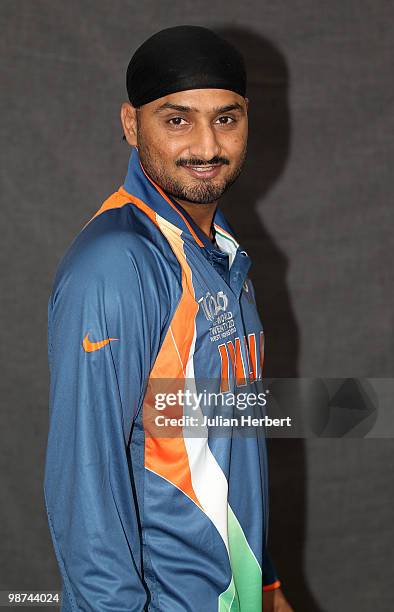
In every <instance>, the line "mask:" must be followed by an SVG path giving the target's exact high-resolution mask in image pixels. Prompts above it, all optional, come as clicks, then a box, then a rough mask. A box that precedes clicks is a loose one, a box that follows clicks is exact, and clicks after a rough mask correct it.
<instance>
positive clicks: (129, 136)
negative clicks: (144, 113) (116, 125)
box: [120, 102, 137, 145]
mask: <svg viewBox="0 0 394 612" xmlns="http://www.w3.org/2000/svg"><path fill="white" fill-rule="evenodd" d="M120 121H121V123H122V127H123V132H124V136H125V139H126V140H127V142H128V143H129V145H137V109H136V108H135V107H134V106H132V105H131V104H130V102H123V104H122V106H121V108H120Z"/></svg>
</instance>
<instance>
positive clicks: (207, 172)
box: [183, 164, 223, 179]
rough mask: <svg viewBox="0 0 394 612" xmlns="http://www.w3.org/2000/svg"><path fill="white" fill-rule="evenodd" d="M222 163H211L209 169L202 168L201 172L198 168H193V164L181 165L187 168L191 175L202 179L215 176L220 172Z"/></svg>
mask: <svg viewBox="0 0 394 612" xmlns="http://www.w3.org/2000/svg"><path fill="white" fill-rule="evenodd" d="M222 165H223V164H213V165H212V169H211V170H204V171H203V172H199V171H198V170H193V166H183V168H184V169H185V170H187V171H188V173H189V174H190V175H191V176H193V177H195V178H198V179H202V178H214V177H215V176H217V175H218V174H219V172H220V169H221V167H222ZM201 167H202V168H204V167H206V166H201Z"/></svg>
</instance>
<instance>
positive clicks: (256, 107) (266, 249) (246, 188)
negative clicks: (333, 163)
mask: <svg viewBox="0 0 394 612" xmlns="http://www.w3.org/2000/svg"><path fill="white" fill-rule="evenodd" d="M214 29H215V31H216V32H217V33H218V34H220V35H222V36H223V37H224V38H226V39H227V40H228V41H230V42H232V43H233V44H234V45H235V46H236V47H237V48H238V49H240V51H241V52H242V53H243V55H244V57H245V60H246V65H247V71H248V88H247V97H248V98H249V141H248V155H247V161H246V163H245V166H244V169H243V171H242V174H241V176H240V177H239V179H238V180H237V181H236V183H234V185H233V186H232V187H231V189H230V190H229V191H228V193H227V194H226V195H225V196H224V197H223V200H222V202H221V207H223V210H224V211H225V214H226V217H227V218H228V220H229V222H230V224H231V225H232V226H233V227H234V228H236V233H237V236H238V238H239V240H240V242H241V244H243V246H244V247H245V248H246V250H247V251H248V252H249V254H250V256H251V257H252V260H253V265H252V268H251V272H250V276H251V278H252V280H253V283H254V286H255V290H256V297H257V303H258V308H259V313H260V318H261V320H262V323H263V327H264V332H265V349H266V350H265V363H264V373H263V375H264V380H267V379H268V378H286V377H288V378H290V377H296V376H297V375H298V354H299V331H298V326H297V322H296V319H295V316H294V312H293V308H292V305H291V296H290V294H289V291H288V288H287V283H286V275H287V270H288V265H289V262H288V259H287V257H286V254H285V253H284V252H283V251H281V250H280V248H279V247H278V246H277V245H276V244H275V241H274V239H273V237H272V236H271V235H270V234H269V232H268V231H267V229H266V228H265V227H264V225H263V223H262V221H261V218H260V216H259V215H258V214H257V212H256V206H257V203H258V202H261V201H263V200H264V198H265V196H266V195H267V193H268V192H269V190H270V189H271V188H272V187H273V185H274V184H275V182H276V181H278V180H279V179H280V177H281V175H282V173H283V172H284V171H285V168H286V163H287V159H288V156H289V150H290V144H291V118H290V112H289V104H288V90H289V71H288V67H287V64H286V60H285V58H284V56H283V55H282V53H281V52H280V51H279V50H278V49H277V48H276V47H275V45H273V44H272V43H271V42H269V41H268V40H267V39H265V38H263V37H262V36H260V35H259V34H257V33H256V32H253V31H250V30H246V29H242V28H237V27H232V26H231V27H225V26H223V27H221V28H214ZM291 204H292V203H291V202H289V203H288V205H289V207H290V206H291ZM268 447H269V459H270V526H269V548H270V551H271V555H272V558H273V560H274V563H275V565H276V567H277V570H278V573H279V575H280V577H281V579H282V586H283V590H284V592H285V593H286V595H287V597H288V599H289V601H290V602H291V604H292V606H293V607H294V609H295V610H296V612H301V611H302V612H323V610H322V608H321V607H320V606H319V604H318V603H317V602H316V600H315V598H314V596H313V594H312V592H311V590H310V588H309V586H308V580H307V577H306V576H305V574H304V547H305V537H306V519H307V512H306V500H307V466H306V462H305V446H304V440H302V439H296V438H293V439H279V438H276V439H270V440H268Z"/></svg>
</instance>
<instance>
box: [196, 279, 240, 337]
mask: <svg viewBox="0 0 394 612" xmlns="http://www.w3.org/2000/svg"><path fill="white" fill-rule="evenodd" d="M198 303H199V304H200V306H201V309H202V311H203V313H204V315H205V318H206V319H207V321H209V322H210V323H212V325H211V327H210V330H209V332H210V339H211V342H215V341H217V340H220V339H221V338H226V337H227V336H230V335H231V334H235V332H236V331H237V330H236V327H235V321H234V317H233V313H232V312H231V310H228V309H227V308H228V297H227V295H226V294H225V293H224V291H217V292H216V294H215V295H212V293H210V292H209V291H207V292H206V294H205V295H204V296H202V297H201V298H200V299H199V300H198Z"/></svg>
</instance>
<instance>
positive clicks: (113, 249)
mask: <svg viewBox="0 0 394 612" xmlns="http://www.w3.org/2000/svg"><path fill="white" fill-rule="evenodd" d="M214 228H215V232H216V233H215V239H216V245H214V244H213V243H212V242H211V241H210V240H209V239H208V238H207V236H206V235H205V234H204V233H203V232H202V231H201V230H200V229H199V228H198V226H197V225H196V224H195V223H194V222H193V220H192V219H191V217H190V216H189V215H188V214H187V212H186V211H185V210H184V209H183V208H182V207H181V206H180V205H179V204H178V203H177V202H176V201H175V200H173V199H172V198H170V197H168V196H167V195H166V194H165V193H164V192H163V191H162V190H161V189H160V187H159V186H158V185H156V184H155V183H154V182H153V181H152V180H151V179H150V177H149V176H148V175H147V174H146V173H145V171H144V168H143V166H142V164H141V162H140V159H139V155H138V149H137V148H136V147H132V150H131V155H130V161H129V167H128V172H127V175H126V178H125V181H124V184H123V185H122V186H121V187H119V189H118V190H117V191H116V192H115V193H113V194H112V195H111V196H110V197H109V198H108V199H107V200H106V201H105V202H104V203H103V205H102V207H101V208H100V209H99V210H98V211H97V213H96V214H95V215H94V217H93V218H92V219H91V220H90V221H89V222H88V223H87V224H86V225H85V227H84V228H83V229H82V230H81V231H80V233H79V234H78V235H77V236H76V238H75V239H74V241H73V242H72V244H71V246H70V247H69V249H68V250H67V252H66V254H65V256H64V257H63V259H62V261H61V263H60V265H59V267H58V270H57V273H56V277H55V281H54V284H53V289H52V293H51V296H50V299H49V304H48V357H49V367H50V411H49V432H48V443H47V450H46V460H45V481H44V495H45V504H46V511H47V516H48V523H49V527H50V532H51V537H52V541H53V545H54V550H55V553H56V558H57V562H58V565H59V569H60V573H61V578H62V583H63V591H62V608H61V609H62V612H68V611H70V610H75V611H82V610H84V611H87V610H89V611H92V612H93V611H94V612H108V611H111V612H126V611H127V612H142V611H143V610H149V612H200V611H201V612H214V611H215V612H216V611H218V612H260V610H261V609H262V590H263V588H264V589H271V588H276V587H278V586H279V585H280V581H279V579H278V576H277V575H276V572H275V569H274V566H273V564H272V562H271V560H270V557H269V555H268V552H267V550H266V543H267V534H268V529H267V527H268V467H267V452H266V439H265V435H261V432H262V428H261V426H258V427H254V426H248V427H246V428H245V427H243V428H242V427H240V428H237V427H236V426H234V422H235V421H234V419H233V420H231V418H230V420H228V421H224V422H220V423H217V422H216V421H214V420H215V419H220V418H222V419H223V418H224V419H225V418H227V417H229V415H230V413H231V415H232V416H234V414H235V413H237V415H236V416H237V417H239V416H240V413H241V409H238V405H237V406H235V407H234V404H233V405H232V407H230V408H228V407H224V406H223V405H222V406H219V405H217V406H215V405H214V402H212V401H211V399H207V397H206V396H207V394H206V393H205V392H206V391H209V392H214V393H217V394H218V395H219V396H221V397H222V398H224V397H225V398H231V397H232V398H233V399H234V398H239V397H241V395H242V393H243V392H245V391H247V392H248V393H249V392H251V391H254V392H255V393H256V395H257V394H258V393H261V391H263V387H262V369H263V359H264V334H263V328H262V324H261V321H260V319H259V316H258V312H257V308H256V304H255V295H254V289H253V285H252V283H251V281H250V279H249V278H248V276H247V273H248V270H249V268H250V265H251V260H250V258H249V256H248V255H247V253H246V252H245V251H244V249H243V248H242V247H241V246H240V245H239V244H238V242H237V240H236V238H235V236H234V232H233V230H232V228H231V227H230V226H229V224H228V223H227V222H226V219H225V218H224V216H223V213H222V212H221V210H220V209H219V208H217V210H216V212H215V216H214ZM179 392H181V394H183V396H182V398H183V399H182V401H181V399H180V397H181V396H180V395H179ZM203 392H204V393H205V395H204V393H203ZM171 393H172V395H170V394H171ZM187 393H189V395H188V397H189V401H185V397H186V395H187ZM198 393H200V398H201V399H200V403H199V402H198V401H196V399H195V398H196V396H197V394H198ZM159 394H160V395H159ZM203 395H204V397H203ZM174 397H176V398H177V399H176V402H174ZM244 397H245V396H244ZM260 397H261V395H260ZM157 398H160V399H161V401H160V402H158V401H157ZM171 398H172V399H171ZM190 398H192V400H190ZM237 401H238V399H237ZM252 411H253V414H254V415H255V416H256V415H260V416H261V415H262V414H263V408H262V407H261V405H259V406H257V407H254V408H253V409H252ZM245 415H246V413H245ZM204 417H209V418H210V419H211V420H210V421H207V422H206V423H205V424H204ZM182 418H183V421H182ZM193 419H195V420H196V422H197V423H198V425H197V426H196V425H195V424H193V423H194V421H193ZM227 423H231V425H226V424H227ZM241 429H242V432H243V433H242V432H241ZM240 432H241V433H240ZM245 432H246V433H245Z"/></svg>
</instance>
